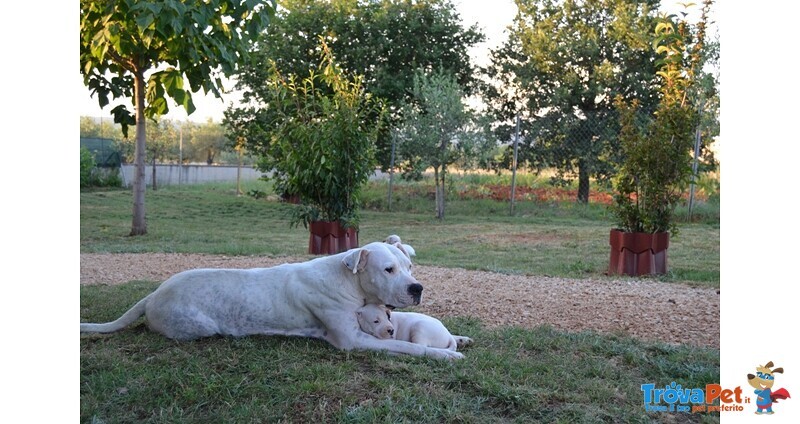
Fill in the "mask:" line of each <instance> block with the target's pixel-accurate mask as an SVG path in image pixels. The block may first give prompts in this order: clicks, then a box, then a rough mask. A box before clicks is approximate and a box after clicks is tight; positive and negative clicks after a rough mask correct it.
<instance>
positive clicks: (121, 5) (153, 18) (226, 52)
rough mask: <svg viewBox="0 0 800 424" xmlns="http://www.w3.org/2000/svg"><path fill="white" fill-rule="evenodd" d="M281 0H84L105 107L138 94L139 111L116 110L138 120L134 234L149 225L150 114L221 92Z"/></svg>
mask: <svg viewBox="0 0 800 424" xmlns="http://www.w3.org/2000/svg"><path fill="white" fill-rule="evenodd" d="M275 7H276V4H275V0H245V1H243V0H186V1H179V0H159V1H141V0H116V1H114V0H107V1H91V0H81V18H80V22H81V27H80V64H81V74H82V75H83V78H84V83H85V84H86V85H87V86H88V87H89V88H90V89H91V90H92V92H93V93H94V94H96V95H97V97H98V102H99V104H100V107H105V106H106V105H108V103H109V95H110V96H112V97H113V98H121V97H124V98H131V99H133V106H134V111H135V114H136V115H135V117H134V116H133V115H132V114H131V113H130V111H128V109H127V107H125V106H124V105H120V106H117V107H115V108H114V109H112V110H111V113H112V114H113V115H114V121H115V122H117V123H119V124H121V125H122V131H123V133H124V134H125V136H126V137H127V133H128V126H130V125H135V126H136V152H135V158H134V179H133V220H132V225H131V232H130V234H131V235H142V234H146V233H147V224H146V222H145V207H144V200H145V196H144V195H145V179H144V160H145V148H146V147H145V143H146V124H145V122H146V121H145V118H155V117H157V116H160V115H163V114H165V113H167V112H168V106H167V98H168V97H169V98H171V99H172V100H174V101H175V102H176V103H177V104H178V105H180V106H183V107H184V108H185V109H186V112H187V113H189V114H191V113H192V112H194V109H195V108H194V105H193V103H192V95H191V93H192V92H197V91H199V90H200V89H202V90H203V91H204V92H205V93H206V94H207V93H209V92H211V93H213V94H214V95H215V96H217V97H220V96H221V89H222V81H221V78H220V75H219V74H220V71H221V73H222V74H225V75H231V74H232V73H233V72H234V71H235V70H236V68H237V66H238V65H239V64H240V63H243V62H245V61H246V58H247V53H248V50H249V49H250V46H251V43H252V42H253V41H254V40H255V39H256V37H257V36H258V35H259V34H260V33H261V31H262V30H263V29H264V28H265V27H266V26H267V24H268V22H269V19H270V17H271V16H273V15H274V11H275ZM184 79H186V80H188V82H189V87H190V89H191V90H188V89H185V88H184Z"/></svg>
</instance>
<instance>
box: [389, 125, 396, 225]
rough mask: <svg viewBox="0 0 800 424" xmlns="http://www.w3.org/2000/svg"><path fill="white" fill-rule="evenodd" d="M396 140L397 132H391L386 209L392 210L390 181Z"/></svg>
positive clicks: (392, 173)
mask: <svg viewBox="0 0 800 424" xmlns="http://www.w3.org/2000/svg"><path fill="white" fill-rule="evenodd" d="M396 142H397V134H395V133H394V132H392V154H391V156H390V158H389V198H388V199H387V203H388V209H389V211H390V212H391V211H392V181H393V180H394V149H395V144H396Z"/></svg>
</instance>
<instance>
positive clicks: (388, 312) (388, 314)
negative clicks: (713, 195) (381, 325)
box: [384, 308, 392, 319]
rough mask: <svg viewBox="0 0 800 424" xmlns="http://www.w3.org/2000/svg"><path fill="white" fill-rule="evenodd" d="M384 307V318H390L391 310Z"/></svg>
mask: <svg viewBox="0 0 800 424" xmlns="http://www.w3.org/2000/svg"><path fill="white" fill-rule="evenodd" d="M384 309H386V318H387V319H392V310H391V309H389V308H384Z"/></svg>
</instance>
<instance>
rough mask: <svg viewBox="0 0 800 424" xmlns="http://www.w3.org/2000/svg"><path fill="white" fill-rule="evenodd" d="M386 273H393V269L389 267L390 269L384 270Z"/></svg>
mask: <svg viewBox="0 0 800 424" xmlns="http://www.w3.org/2000/svg"><path fill="white" fill-rule="evenodd" d="M386 272H388V273H389V274H391V273H393V272H394V267H393V266H390V267H388V268H386Z"/></svg>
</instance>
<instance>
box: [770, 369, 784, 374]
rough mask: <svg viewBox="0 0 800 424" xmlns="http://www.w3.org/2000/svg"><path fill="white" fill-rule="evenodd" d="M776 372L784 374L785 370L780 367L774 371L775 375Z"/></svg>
mask: <svg viewBox="0 0 800 424" xmlns="http://www.w3.org/2000/svg"><path fill="white" fill-rule="evenodd" d="M776 372H779V373H781V374H783V368H782V367H778V368H775V369H774V370H772V373H773V374H775V373H776Z"/></svg>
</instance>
